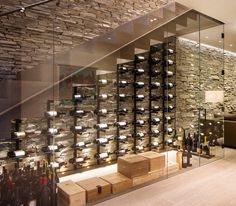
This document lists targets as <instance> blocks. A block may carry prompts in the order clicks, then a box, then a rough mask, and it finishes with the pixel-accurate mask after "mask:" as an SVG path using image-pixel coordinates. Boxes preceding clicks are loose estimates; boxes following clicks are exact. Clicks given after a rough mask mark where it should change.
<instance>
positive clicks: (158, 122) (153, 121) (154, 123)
mask: <svg viewBox="0 0 236 206" xmlns="http://www.w3.org/2000/svg"><path fill="white" fill-rule="evenodd" d="M160 122H161V119H160V118H158V117H156V118H152V120H151V124H152V125H159V124H160Z"/></svg>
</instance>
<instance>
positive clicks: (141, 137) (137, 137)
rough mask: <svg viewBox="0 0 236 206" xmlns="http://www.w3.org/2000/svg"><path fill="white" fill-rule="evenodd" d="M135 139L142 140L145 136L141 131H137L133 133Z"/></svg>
mask: <svg viewBox="0 0 236 206" xmlns="http://www.w3.org/2000/svg"><path fill="white" fill-rule="evenodd" d="M135 137H136V139H138V140H144V138H145V134H144V133H143V132H138V133H137V134H136V135H135Z"/></svg>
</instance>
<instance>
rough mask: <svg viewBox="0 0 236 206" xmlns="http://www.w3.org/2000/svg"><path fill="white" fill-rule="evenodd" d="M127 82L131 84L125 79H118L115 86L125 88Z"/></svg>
mask: <svg viewBox="0 0 236 206" xmlns="http://www.w3.org/2000/svg"><path fill="white" fill-rule="evenodd" d="M129 84H131V83H130V82H127V81H125V80H120V81H119V82H118V83H117V86H118V87H120V88H125V87H127V86H128V85H129Z"/></svg>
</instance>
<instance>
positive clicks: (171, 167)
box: [165, 161, 179, 174]
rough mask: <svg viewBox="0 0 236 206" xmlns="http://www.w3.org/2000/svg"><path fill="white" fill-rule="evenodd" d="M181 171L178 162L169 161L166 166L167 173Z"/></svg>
mask: <svg viewBox="0 0 236 206" xmlns="http://www.w3.org/2000/svg"><path fill="white" fill-rule="evenodd" d="M178 171H179V164H178V163H177V162H173V161H168V163H167V167H165V174H172V173H175V172H178Z"/></svg>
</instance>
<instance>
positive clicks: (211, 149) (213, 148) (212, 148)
mask: <svg viewBox="0 0 236 206" xmlns="http://www.w3.org/2000/svg"><path fill="white" fill-rule="evenodd" d="M209 155H210V156H215V155H216V144H215V139H211V140H210V142H209Z"/></svg>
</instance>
